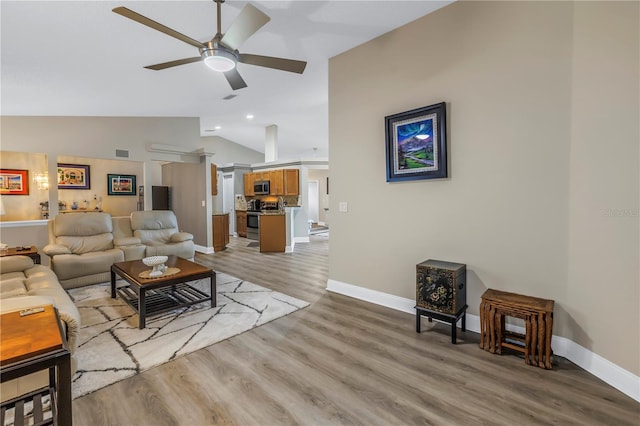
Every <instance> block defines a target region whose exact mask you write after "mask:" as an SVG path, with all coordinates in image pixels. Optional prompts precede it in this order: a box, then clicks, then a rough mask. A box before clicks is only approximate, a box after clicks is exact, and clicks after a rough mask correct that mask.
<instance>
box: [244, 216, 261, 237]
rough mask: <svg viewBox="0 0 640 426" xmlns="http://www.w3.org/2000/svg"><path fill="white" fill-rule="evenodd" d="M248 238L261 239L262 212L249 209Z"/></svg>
mask: <svg viewBox="0 0 640 426" xmlns="http://www.w3.org/2000/svg"><path fill="white" fill-rule="evenodd" d="M247 238H249V239H251V240H259V239H260V212H251V211H247Z"/></svg>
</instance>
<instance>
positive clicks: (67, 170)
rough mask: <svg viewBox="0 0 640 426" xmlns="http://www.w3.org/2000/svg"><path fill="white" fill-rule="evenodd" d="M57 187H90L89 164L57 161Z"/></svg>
mask: <svg viewBox="0 0 640 426" xmlns="http://www.w3.org/2000/svg"><path fill="white" fill-rule="evenodd" d="M57 175H58V178H57V179H58V189H91V180H90V178H91V176H90V173H89V166H88V165H84V164H63V163H58V173H57Z"/></svg>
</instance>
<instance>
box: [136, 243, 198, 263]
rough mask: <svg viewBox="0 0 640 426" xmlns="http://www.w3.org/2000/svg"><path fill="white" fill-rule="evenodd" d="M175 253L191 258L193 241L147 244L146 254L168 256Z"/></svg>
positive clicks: (184, 257)
mask: <svg viewBox="0 0 640 426" xmlns="http://www.w3.org/2000/svg"><path fill="white" fill-rule="evenodd" d="M172 254H175V255H176V256H178V257H181V258H183V259H193V241H183V242H181V243H174V244H158V245H148V246H147V251H146V253H145V255H146V256H169V255H172Z"/></svg>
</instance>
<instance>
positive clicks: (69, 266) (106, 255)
mask: <svg viewBox="0 0 640 426" xmlns="http://www.w3.org/2000/svg"><path fill="white" fill-rule="evenodd" d="M51 261H52V264H53V265H52V267H53V270H54V271H55V273H56V275H57V276H58V278H59V279H61V280H68V279H71V278H78V277H83V276H86V275H93V274H100V273H104V272H105V271H109V269H110V268H111V265H113V264H114V263H116V262H123V261H124V254H123V253H122V250H119V249H111V250H105V251H97V252H91V253H83V254H79V255H78V254H59V255H58V256H55V257H54V258H53V259H52V260H51Z"/></svg>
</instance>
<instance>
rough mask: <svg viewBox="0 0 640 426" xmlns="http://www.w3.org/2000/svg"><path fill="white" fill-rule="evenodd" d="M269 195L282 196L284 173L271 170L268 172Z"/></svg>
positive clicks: (280, 170)
mask: <svg viewBox="0 0 640 426" xmlns="http://www.w3.org/2000/svg"><path fill="white" fill-rule="evenodd" d="M269 181H270V182H271V184H270V186H269V195H284V171H283V170H282V169H279V170H271V171H270V172H269Z"/></svg>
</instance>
